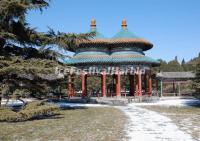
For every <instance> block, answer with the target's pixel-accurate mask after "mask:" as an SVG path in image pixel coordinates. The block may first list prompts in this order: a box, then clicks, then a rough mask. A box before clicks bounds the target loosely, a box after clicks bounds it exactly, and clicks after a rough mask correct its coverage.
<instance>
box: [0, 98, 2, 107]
mask: <svg viewBox="0 0 200 141" xmlns="http://www.w3.org/2000/svg"><path fill="white" fill-rule="evenodd" d="M1 101H2V97H1V96H0V107H1Z"/></svg>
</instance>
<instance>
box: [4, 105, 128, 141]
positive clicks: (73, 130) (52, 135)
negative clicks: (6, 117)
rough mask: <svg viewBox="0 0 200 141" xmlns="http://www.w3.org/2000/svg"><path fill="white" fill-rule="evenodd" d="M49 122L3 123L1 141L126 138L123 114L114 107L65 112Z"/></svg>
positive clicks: (98, 140) (111, 140)
mask: <svg viewBox="0 0 200 141" xmlns="http://www.w3.org/2000/svg"><path fill="white" fill-rule="evenodd" d="M60 113H61V115H58V116H55V117H53V118H52V117H51V118H49V119H42V120H33V121H26V122H18V123H7V122H0V140H3V141H4V140H6V141H7V140H20V141H29V140H37V141H45V140H54V141H55V140H59V141H64V140H65V141H117V140H119V141H120V140H122V138H123V137H124V131H123V129H124V124H125V123H124V122H125V116H124V114H123V113H122V112H121V111H120V110H118V109H116V108H111V107H98V108H97V107H95V108H86V109H74V110H62V111H61V112H60Z"/></svg>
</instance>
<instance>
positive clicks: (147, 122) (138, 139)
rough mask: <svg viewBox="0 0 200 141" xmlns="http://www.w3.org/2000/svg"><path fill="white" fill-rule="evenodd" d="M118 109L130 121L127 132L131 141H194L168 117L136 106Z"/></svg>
mask: <svg viewBox="0 0 200 141" xmlns="http://www.w3.org/2000/svg"><path fill="white" fill-rule="evenodd" d="M118 108H120V109H121V110H122V111H124V113H125V114H126V115H127V116H128V117H129V119H130V121H129V123H128V125H127V127H126V130H125V131H126V132H127V136H128V138H130V141H193V139H192V137H191V136H190V135H189V134H187V133H185V132H183V131H181V130H180V129H179V128H178V127H177V126H176V125H175V124H174V123H173V122H172V121H171V120H170V119H169V118H168V117H165V116H162V115H160V114H158V113H156V112H153V111H149V110H147V109H144V108H140V107H137V106H135V105H134V104H129V105H128V106H124V107H118Z"/></svg>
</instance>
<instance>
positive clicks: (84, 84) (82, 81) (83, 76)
mask: <svg viewBox="0 0 200 141" xmlns="http://www.w3.org/2000/svg"><path fill="white" fill-rule="evenodd" d="M81 88H82V97H85V96H86V75H85V73H84V72H82V73H81Z"/></svg>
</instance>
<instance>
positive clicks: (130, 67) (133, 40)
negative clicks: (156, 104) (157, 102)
mask: <svg viewBox="0 0 200 141" xmlns="http://www.w3.org/2000/svg"><path fill="white" fill-rule="evenodd" d="M90 27H91V29H90V31H91V32H95V33H96V35H95V37H93V38H92V39H90V40H83V41H81V42H80V44H79V46H78V47H77V48H76V49H75V51H74V52H75V54H74V56H73V57H72V58H70V59H68V60H66V64H67V65H69V66H73V67H75V68H76V69H77V70H79V72H80V73H79V74H80V76H81V88H82V97H85V96H87V94H88V93H87V77H89V76H93V75H95V76H100V77H101V90H100V95H101V96H102V97H108V96H109V95H108V94H107V90H106V89H107V88H106V87H107V86H106V77H107V76H112V78H113V85H114V87H113V89H114V90H113V93H114V94H113V95H112V96H116V97H120V96H121V84H120V82H121V76H122V75H127V76H128V77H129V80H130V90H129V95H130V96H142V95H148V96H152V73H151V67H152V66H157V65H159V61H157V60H154V59H152V58H150V57H147V56H145V53H144V52H145V51H147V50H149V49H151V48H152V47H153V44H152V43H150V42H149V41H147V40H145V39H143V38H140V37H138V36H136V35H135V34H134V33H132V32H131V31H129V30H128V28H127V23H126V20H123V21H122V24H121V30H120V31H119V32H118V33H116V34H115V35H114V36H113V37H112V38H105V36H104V35H103V34H101V33H100V32H99V31H98V30H97V28H96V20H94V19H92V20H91V25H90ZM71 75H74V74H71ZM71 75H69V76H68V95H69V96H73V95H74V92H75V91H74V84H73V79H72V78H73V77H71Z"/></svg>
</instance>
